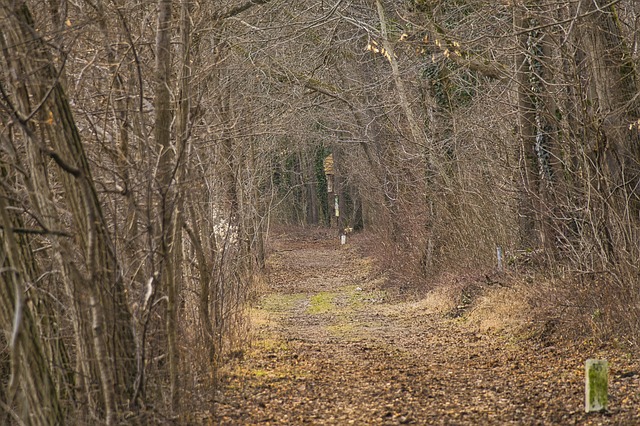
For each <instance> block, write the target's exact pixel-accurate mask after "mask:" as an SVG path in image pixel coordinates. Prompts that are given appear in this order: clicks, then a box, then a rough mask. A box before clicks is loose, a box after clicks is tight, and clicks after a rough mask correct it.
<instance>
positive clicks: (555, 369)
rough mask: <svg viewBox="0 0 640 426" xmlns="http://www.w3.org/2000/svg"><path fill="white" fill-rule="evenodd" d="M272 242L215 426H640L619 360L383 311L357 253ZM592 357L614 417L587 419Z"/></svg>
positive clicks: (401, 305)
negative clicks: (264, 281) (604, 371)
mask: <svg viewBox="0 0 640 426" xmlns="http://www.w3.org/2000/svg"><path fill="white" fill-rule="evenodd" d="M275 240H276V241H277V242H276V243H275V244H274V247H273V254H272V256H271V258H270V260H269V269H270V279H269V281H270V290H269V292H268V293H267V294H266V295H265V296H264V298H263V299H262V300H261V301H260V303H259V304H258V306H257V307H256V308H255V309H253V310H252V317H253V321H254V332H255V336H254V339H253V344H252V348H251V349H250V350H249V351H248V352H247V354H246V356H245V358H244V360H242V361H240V362H239V363H238V364H237V365H236V366H235V367H234V368H233V369H232V370H231V371H229V372H228V374H227V375H226V377H225V379H224V382H223V391H222V393H221V395H220V396H219V397H218V398H217V399H218V402H217V403H216V406H215V412H216V419H217V422H218V423H219V424H292V425H293V424H303V423H311V424H336V425H347V424H359V425H363V424H385V425H387V424H433V425H490V424H495V425H504V424H525V425H534V424H541V425H542V424H545V425H546V424H549V425H552V424H553V425H556V424H559V425H563V424H594V425H596V424H621V425H627V424H628V425H633V424H640V395H639V389H640V387H639V385H640V378H639V376H638V364H637V362H636V361H635V360H632V359H631V358H630V357H629V356H628V355H625V354H624V353H623V352H621V351H619V350H614V349H611V348H600V349H594V348H591V349H587V348H586V347H580V348H578V347H575V346H571V345H566V346H564V347H561V346H558V345H556V346H553V347H545V345H543V344H542V343H535V342H532V341H528V340H523V339H515V338H513V337H509V336H508V335H507V334H504V333H503V334H490V333H483V332H480V331H479V330H478V329H477V327H474V326H472V325H471V324H469V322H468V321H466V320H465V318H464V317H459V318H453V317H451V316H447V315H443V314H442V313H441V312H437V311H438V310H437V309H436V308H437V306H433V305H434V303H433V302H429V301H428V300H423V301H412V302H406V301H405V302H398V301H392V300H388V298H387V295H386V293H385V291H383V290H382V279H381V278H379V277H375V276H372V275H373V274H372V271H373V269H372V260H371V259H369V258H367V257H364V256H363V255H361V254H360V253H359V250H358V247H357V243H356V244H354V243H351V244H348V245H346V246H342V247H341V246H339V245H337V242H336V239H335V238H333V237H331V238H329V237H328V236H327V235H324V234H322V233H320V232H318V231H315V232H311V233H310V234H309V235H308V236H306V237H304V238H301V237H300V235H298V236H296V237H287V236H279V237H278V238H277V239H275ZM356 240H357V239H356ZM587 351H590V352H587ZM592 356H599V357H602V356H605V357H607V358H608V359H609V361H610V363H611V376H612V377H611V380H610V407H611V410H610V412H609V413H607V414H590V415H586V414H585V413H584V412H583V398H584V387H583V386H584V385H583V380H584V379H583V377H584V372H583V363H584V360H585V358H587V357H592Z"/></svg>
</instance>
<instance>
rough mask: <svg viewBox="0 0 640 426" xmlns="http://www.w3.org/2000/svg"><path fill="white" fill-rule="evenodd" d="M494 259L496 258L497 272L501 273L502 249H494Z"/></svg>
mask: <svg viewBox="0 0 640 426" xmlns="http://www.w3.org/2000/svg"><path fill="white" fill-rule="evenodd" d="M496 257H497V258H498V272H502V247H496Z"/></svg>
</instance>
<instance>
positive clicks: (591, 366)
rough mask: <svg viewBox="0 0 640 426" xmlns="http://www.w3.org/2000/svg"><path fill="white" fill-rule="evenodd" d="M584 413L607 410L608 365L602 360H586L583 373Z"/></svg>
mask: <svg viewBox="0 0 640 426" xmlns="http://www.w3.org/2000/svg"><path fill="white" fill-rule="evenodd" d="M584 379H585V387H584V411H585V412H587V413H591V412H594V411H604V410H606V409H607V402H608V399H609V398H608V394H607V393H608V391H609V363H608V362H607V360H604V359H588V360H587V362H586V364H585V371H584Z"/></svg>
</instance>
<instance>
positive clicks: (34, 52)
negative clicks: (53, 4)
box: [2, 1, 134, 424]
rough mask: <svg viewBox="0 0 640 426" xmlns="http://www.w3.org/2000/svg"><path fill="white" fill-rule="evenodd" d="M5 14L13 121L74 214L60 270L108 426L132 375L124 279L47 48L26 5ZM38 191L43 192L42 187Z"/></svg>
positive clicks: (5, 7)
mask: <svg viewBox="0 0 640 426" xmlns="http://www.w3.org/2000/svg"><path fill="white" fill-rule="evenodd" d="M2 13H3V15H5V16H4V17H3V18H4V19H3V26H4V28H3V31H4V34H5V36H6V35H7V34H9V36H10V38H11V43H7V44H8V45H9V46H10V49H9V50H8V51H6V52H5V54H6V55H7V56H9V57H11V60H12V61H13V65H18V66H19V67H18V68H17V69H19V70H21V71H23V74H22V75H20V76H17V80H18V81H17V83H18V84H17V85H14V88H19V89H20V90H21V91H22V93H13V96H14V99H20V100H21V102H20V103H16V107H15V108H14V117H15V120H16V122H17V123H18V124H19V125H20V126H21V127H22V129H23V132H24V134H25V135H26V139H27V144H28V145H29V149H30V150H31V151H34V150H35V151H39V152H40V153H41V154H42V155H46V156H48V157H49V158H51V159H52V160H53V162H54V163H55V164H56V165H57V172H58V174H59V176H60V180H61V182H62V187H63V189H64V191H63V197H62V200H63V202H66V203H67V205H68V209H69V211H70V212H71V215H72V219H73V225H72V228H73V234H74V237H75V242H76V244H77V247H76V250H77V252H79V253H80V255H81V256H80V258H81V259H82V261H81V262H77V263H74V262H73V260H72V259H64V265H63V266H64V267H65V269H66V271H67V272H68V273H69V275H68V277H69V278H70V279H71V280H72V282H73V290H74V291H75V292H76V294H75V295H74V296H75V297H74V298H73V299H72V300H74V302H75V305H76V306H75V310H74V311H73V312H74V322H75V324H76V326H77V327H76V334H77V336H76V337H77V342H78V343H79V347H78V348H77V350H78V351H80V353H81V354H83V355H90V354H92V356H91V357H90V358H88V359H85V360H83V362H84V363H88V364H89V365H90V367H89V368H87V369H86V370H87V371H83V373H84V374H88V377H86V378H85V379H86V380H87V381H88V382H93V383H99V388H98V390H97V392H98V394H99V398H98V399H99V408H100V411H101V412H102V417H103V418H104V421H105V423H107V424H113V423H114V422H115V421H116V417H117V413H118V411H120V409H121V408H122V407H123V406H124V404H125V403H126V402H127V401H128V399H129V397H130V392H131V388H132V386H131V385H132V382H133V374H132V373H133V372H134V369H133V365H132V361H133V359H134V356H133V348H134V340H133V334H132V331H131V315H130V312H129V310H128V306H127V304H126V299H125V293H124V286H123V282H122V279H121V273H120V271H119V267H118V264H117V262H116V258H115V255H114V252H113V248H112V243H111V241H110V237H109V234H108V230H107V225H106V223H105V220H104V217H103V213H102V208H101V205H100V202H99V200H98V196H97V193H96V190H95V187H94V184H93V179H92V176H91V171H90V168H89V162H88V160H87V156H86V155H85V152H84V147H83V144H82V141H81V138H80V134H79V131H78V129H77V127H76V125H75V121H74V118H73V114H72V113H71V108H70V105H69V102H68V100H67V98H66V95H65V92H64V90H63V88H62V85H61V84H60V81H59V80H58V75H59V73H58V72H57V70H56V69H55V68H54V66H53V59H52V57H51V55H50V52H49V51H48V49H47V45H46V44H45V42H44V40H43V39H42V38H41V37H40V36H39V35H38V31H37V29H36V25H35V23H34V20H33V18H32V16H31V13H30V11H29V9H28V7H27V5H26V3H24V2H23V1H16V2H4V3H3V4H2ZM16 90H17V89H16ZM34 118H39V119H40V121H39V123H38V127H39V128H38V130H40V133H39V134H36V133H35V132H34V128H35V126H34V124H33V120H34ZM40 135H42V136H40ZM38 184H40V185H45V186H46V185H47V183H46V182H42V181H40V182H38ZM40 189H42V191H43V192H47V191H48V189H47V188H38V187H35V188H34V191H36V192H38V191H39V190H40ZM67 254H68V255H69V256H70V257H73V256H71V255H72V253H67ZM79 295H84V296H85V297H81V296H79ZM87 302H89V303H87ZM82 348H85V349H87V351H84V350H82ZM88 348H91V349H90V352H88Z"/></svg>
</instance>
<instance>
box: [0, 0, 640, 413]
mask: <svg viewBox="0 0 640 426" xmlns="http://www.w3.org/2000/svg"><path fill="white" fill-rule="evenodd" d="M639 50H640V2H637V1H634V0H618V1H611V0H562V1H550V0H502V1H488V0H403V1H390V0H309V1H303V2H301V1H287V0H248V1H245V0H219V1H201V0H157V1H143V2H139V1H130V0H0V243H1V244H0V327H1V329H2V333H0V413H1V415H2V417H1V418H0V423H3V424H6V423H8V424H25V425H53V424H89V423H92V422H95V423H96V424H108V425H112V424H118V423H120V422H123V421H134V422H135V419H136V418H137V417H136V416H139V415H141V414H140V413H143V412H145V411H148V410H154V411H155V412H156V413H159V414H157V415H161V416H165V418H167V419H170V418H173V417H174V416H177V415H179V414H180V413H181V412H183V411H184V410H188V407H189V396H188V395H189V394H190V393H194V392H197V391H198V390H197V388H198V385H199V384H201V383H203V382H206V381H211V380H214V379H215V376H216V370H217V368H219V366H220V365H223V364H224V363H225V362H226V360H227V359H228V358H229V356H230V354H233V352H234V351H235V350H237V349H238V348H239V347H241V346H242V344H243V336H244V334H245V331H246V328H247V326H248V325H247V322H246V317H245V307H246V305H247V303H248V302H249V301H250V300H251V297H252V295H253V293H254V289H255V284H256V282H257V281H259V280H260V276H261V271H262V270H263V268H264V265H265V258H266V255H267V254H268V253H267V249H266V248H267V245H266V241H267V240H268V238H269V235H270V230H271V229H272V228H273V227H274V226H282V225H291V226H300V225H305V226H325V227H333V228H334V229H335V232H336V244H338V233H339V232H340V231H341V230H343V229H344V228H353V229H354V230H355V232H358V231H362V230H364V232H367V233H369V234H370V235H372V236H374V238H375V240H376V241H378V242H379V244H378V245H377V248H376V249H377V250H378V251H379V254H380V259H381V262H385V263H384V265H385V268H387V269H388V270H390V271H392V272H393V274H394V276H399V277H403V278H402V280H403V282H409V283H411V285H413V286H416V287H422V288H429V287H432V286H435V285H438V277H440V276H442V274H444V273H464V272H466V271H495V270H496V268H497V250H498V249H499V250H500V251H501V253H502V254H503V259H502V261H503V262H502V269H504V272H505V273H509V274H512V276H513V279H517V280H522V281H523V282H525V283H527V285H528V286H529V287H530V288H531V292H532V294H533V296H532V299H531V303H532V304H534V305H535V306H536V308H537V309H539V311H540V320H541V321H545V322H546V323H547V324H549V326H550V327H553V328H555V329H559V330H566V332H567V333H573V334H577V335H582V336H590V337H593V338H616V339H618V341H620V342H622V343H623V344H625V345H629V346H630V347H634V348H636V350H637V348H638V344H639V343H640V340H639V339H638V336H639V335H640V334H639V332H640V96H639V94H640V91H639V89H640V81H639V80H638V79H639V77H640V74H639V66H640V51H639ZM329 155H331V159H332V161H333V163H332V173H333V174H332V175H327V174H325V165H326V159H327V157H329ZM328 178H329V180H330V181H331V182H330V184H331V188H328ZM336 200H337V206H338V209H339V212H340V216H339V217H338V219H336V216H335V207H336ZM563 332H564V331H563ZM140 421H142V420H140Z"/></svg>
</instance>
